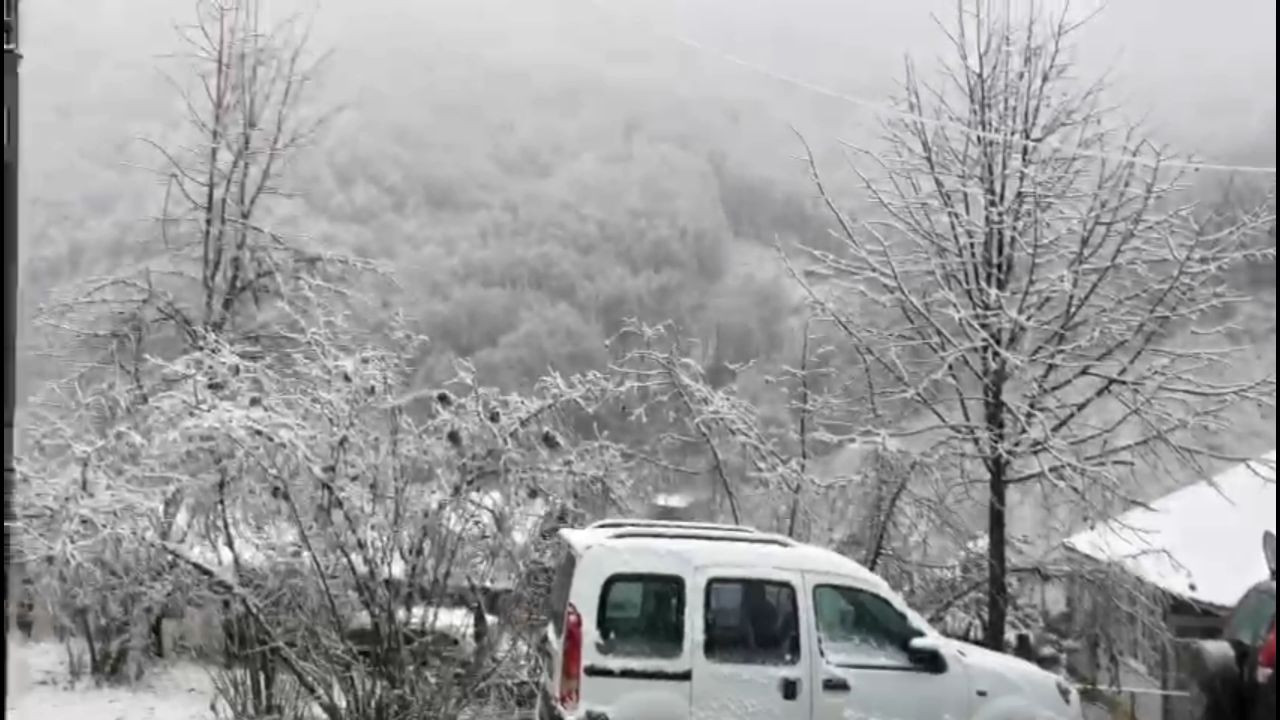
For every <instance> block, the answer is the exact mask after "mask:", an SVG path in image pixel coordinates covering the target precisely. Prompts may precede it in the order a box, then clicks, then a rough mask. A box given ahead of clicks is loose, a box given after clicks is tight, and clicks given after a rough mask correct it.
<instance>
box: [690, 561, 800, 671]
mask: <svg viewBox="0 0 1280 720" xmlns="http://www.w3.org/2000/svg"><path fill="white" fill-rule="evenodd" d="M704 613H705V622H704V625H705V628H706V637H705V639H704V640H703V646H702V653H703V655H705V656H706V658H707V659H708V660H711V661H713V662H718V663H726V664H734V665H795V664H796V663H798V662H800V623H799V622H798V620H797V618H798V617H799V615H798V610H797V608H796V591H795V588H793V587H792V586H791V585H790V584H788V583H783V582H772V581H767V580H753V579H730V578H715V579H713V580H711V581H709V582H708V583H707V592H706V600H705V607H704Z"/></svg>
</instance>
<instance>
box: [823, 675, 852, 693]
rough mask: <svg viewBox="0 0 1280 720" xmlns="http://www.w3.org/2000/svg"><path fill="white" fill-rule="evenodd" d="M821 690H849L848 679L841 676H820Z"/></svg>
mask: <svg viewBox="0 0 1280 720" xmlns="http://www.w3.org/2000/svg"><path fill="white" fill-rule="evenodd" d="M822 690H823V691H824V692H849V681H848V680H845V679H844V678H842V677H824V678H822Z"/></svg>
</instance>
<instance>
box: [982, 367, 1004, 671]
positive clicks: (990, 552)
mask: <svg viewBox="0 0 1280 720" xmlns="http://www.w3.org/2000/svg"><path fill="white" fill-rule="evenodd" d="M997 362H999V361H997ZM1002 370H1003V368H1002V367H997V368H995V375H996V376H997V377H994V378H992V379H991V380H989V381H988V382H987V388H986V393H985V394H986V425H987V432H988V433H989V435H988V441H987V442H988V446H987V453H986V455H987V459H986V465H987V482H988V495H989V499H988V504H987V627H986V637H985V638H984V640H985V643H986V646H987V647H989V648H991V649H992V650H996V651H1001V652H1002V651H1003V650H1004V630H1005V625H1006V623H1007V621H1008V617H1009V577H1008V557H1007V555H1008V546H1007V539H1008V525H1007V520H1008V515H1007V512H1008V506H1007V497H1008V469H1009V461H1008V458H1007V457H1006V456H1005V454H1004V435H1005V427H1004V425H1005V418H1004V393H1003V378H1001V377H999V376H1000V375H1003V372H1002Z"/></svg>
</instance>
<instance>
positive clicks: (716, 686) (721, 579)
mask: <svg viewBox="0 0 1280 720" xmlns="http://www.w3.org/2000/svg"><path fill="white" fill-rule="evenodd" d="M694 577H695V588H694V589H693V592H692V593H691V595H692V597H691V604H692V609H693V613H694V628H695V629H694V637H695V638H697V639H698V640H699V641H698V642H697V643H695V644H694V647H693V657H694V662H693V711H692V717H693V718H695V720H723V719H724V718H751V720H808V718H810V717H812V712H813V709H812V706H813V688H812V683H811V682H810V677H809V672H810V671H811V665H810V662H809V660H808V655H809V654H810V653H811V650H810V648H809V647H807V645H808V639H807V636H806V635H805V633H804V632H803V629H804V628H806V627H808V626H809V624H810V623H811V622H812V620H811V619H810V618H809V610H808V607H807V604H806V603H805V602H804V601H803V596H802V593H803V591H804V583H803V578H802V577H801V575H800V574H799V573H795V572H788V571H785V570H778V569H772V568H759V567H751V568H748V567H706V568H699V569H698V570H697V572H696V573H695V574H694Z"/></svg>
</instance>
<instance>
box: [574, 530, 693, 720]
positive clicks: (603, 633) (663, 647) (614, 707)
mask: <svg viewBox="0 0 1280 720" xmlns="http://www.w3.org/2000/svg"><path fill="white" fill-rule="evenodd" d="M612 555H613V553H607V554H605V555H604V556H601V557H593V553H592V552H590V551H588V552H587V553H585V554H584V559H583V561H582V563H581V564H580V568H579V571H578V579H577V580H576V581H575V583H574V591H573V594H572V596H571V600H570V601H571V603H573V606H574V609H575V610H576V611H577V612H578V614H579V616H580V617H581V624H582V631H583V632H582V634H583V638H584V642H583V647H582V678H581V683H580V687H581V698H580V705H579V710H582V711H595V712H598V713H602V714H603V717H608V718H620V719H621V720H687V718H688V717H689V693H690V688H689V686H690V681H691V677H692V673H691V668H690V647H691V645H692V643H691V641H690V636H691V634H692V633H691V630H690V629H691V623H690V620H689V613H688V604H689V599H688V598H689V589H688V588H687V587H686V584H687V583H686V582H685V575H684V574H682V573H681V572H680V570H678V569H675V568H672V567H671V566H672V563H671V559H670V558H665V557H662V556H660V555H658V554H651V553H646V552H641V551H636V552H631V553H628V555H627V556H626V558H625V561H624V562H619V558H618V557H616V556H612ZM610 556H612V557H610Z"/></svg>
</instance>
